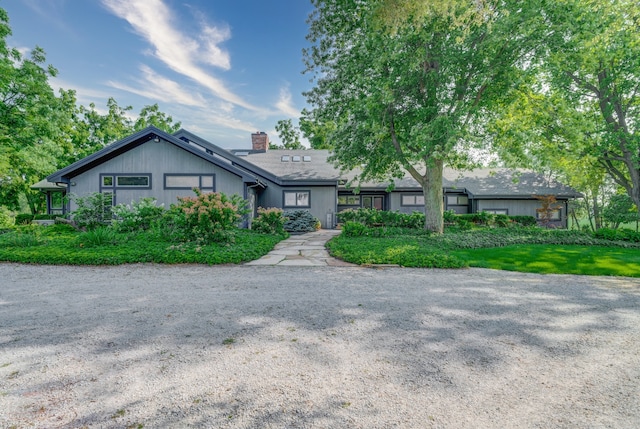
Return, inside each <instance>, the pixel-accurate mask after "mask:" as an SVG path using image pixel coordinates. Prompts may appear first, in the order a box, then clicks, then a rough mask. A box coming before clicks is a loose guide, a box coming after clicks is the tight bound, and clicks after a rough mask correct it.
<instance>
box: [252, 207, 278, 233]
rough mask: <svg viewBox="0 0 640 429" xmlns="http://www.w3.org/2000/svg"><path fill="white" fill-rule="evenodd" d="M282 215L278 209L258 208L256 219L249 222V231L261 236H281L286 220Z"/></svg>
mask: <svg viewBox="0 0 640 429" xmlns="http://www.w3.org/2000/svg"><path fill="white" fill-rule="evenodd" d="M282 213H283V211H282V209H279V208H275V207H271V208H266V209H265V208H262V207H258V217H257V218H255V219H254V220H253V222H251V229H253V230H254V231H258V232H261V233H263V234H282V233H283V232H284V223H285V221H286V220H287V218H286V217H284V216H283V214H282Z"/></svg>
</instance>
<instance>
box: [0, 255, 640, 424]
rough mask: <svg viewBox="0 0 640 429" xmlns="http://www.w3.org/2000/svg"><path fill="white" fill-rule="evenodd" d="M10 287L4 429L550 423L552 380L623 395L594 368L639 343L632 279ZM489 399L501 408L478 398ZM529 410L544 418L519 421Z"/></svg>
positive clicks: (163, 273)
mask: <svg viewBox="0 0 640 429" xmlns="http://www.w3.org/2000/svg"><path fill="white" fill-rule="evenodd" d="M0 275H2V276H3V277H5V278H8V279H10V281H9V284H8V285H5V286H3V287H2V288H1V289H0V395H1V396H2V398H3V402H5V403H6V404H8V406H5V407H4V408H5V411H4V414H2V413H0V426H3V427H10V426H11V425H15V426H16V427H23V426H36V427H49V426H56V427H69V428H71V427H83V426H86V427H176V426H178V427H222V428H224V427H243V428H258V427H367V424H361V423H362V422H378V423H379V424H378V425H373V426H372V425H369V427H374V426H375V427H388V426H394V425H396V426H406V427H414V426H413V425H414V424H417V423H418V422H422V424H424V425H426V426H430V425H433V426H438V425H439V424H440V425H441V424H444V423H451V421H450V419H451V418H450V417H449V420H447V421H445V420H444V419H445V418H446V417H445V415H446V414H447V412H448V411H447V410H449V411H450V409H451V407H462V408H461V409H466V408H464V407H468V409H469V410H470V411H469V412H470V413H480V411H479V410H482V409H486V410H488V411H486V413H487V415H488V416H489V417H487V416H484V417H482V416H480V417H477V419H476V420H474V421H473V422H472V423H473V424H480V423H483V420H482V419H483V418H489V420H487V421H484V423H485V424H486V423H487V422H489V423H490V422H491V421H494V420H491V419H495V418H497V417H496V416H499V415H500V413H502V412H504V413H507V412H511V413H514V412H515V413H518V412H520V413H524V414H523V416H524V415H526V417H527V418H534V419H539V421H540V422H544V421H545V419H546V417H548V416H547V414H546V413H549V412H552V411H553V410H552V411H549V404H548V403H545V400H544V397H545V392H546V389H547V387H543V386H541V384H540V383H542V384H544V383H543V382H544V380H546V378H544V377H542V376H540V374H541V373H542V374H543V375H545V377H547V376H549V377H552V379H553V380H555V381H554V383H555V385H556V386H558V387H561V386H562V384H563V383H564V384H566V385H567V386H568V388H573V387H572V386H571V383H579V386H578V385H576V388H577V387H581V388H582V387H584V386H586V384H587V382H588V380H589V379H593V377H597V376H601V377H605V378H604V379H603V381H604V382H609V381H611V380H610V378H606V377H608V375H607V373H606V371H604V372H602V373H601V374H600V375H597V374H598V373H599V371H603V370H602V369H601V368H600V369H598V368H584V367H583V368H580V365H581V364H582V363H583V362H585V361H587V360H588V359H590V358H591V357H592V356H593V355H594V354H598V353H605V354H606V353H610V349H609V348H607V347H606V346H607V344H606V343H607V341H608V340H607V339H608V338H621V337H624V336H625V335H627V334H628V335H629V336H630V337H634V336H635V338H637V336H638V329H637V326H638V325H639V323H638V322H640V315H639V310H638V309H639V308H640V305H639V304H640V295H639V288H638V284H637V283H633V281H632V280H629V279H603V278H598V279H593V278H585V277H569V276H537V275H523V274H516V273H505V272H497V271H496V272H494V271H488V270H465V271H439V270H435V271H433V270H410V269H385V270H371V269H361V268H340V269H337V268H328V269H327V268H323V269H310V268H299V267H295V268H292V269H283V267H266V268H248V267H233V266H226V267H201V266H192V267H184V266H181V267H161V266H144V265H143V266H129V267H119V268H113V267H93V268H76V267H24V266H19V265H12V264H7V265H0ZM611 341H613V340H611ZM616 341H619V340H616ZM636 347H637V346H636ZM621 353H622V354H624V353H623V352H621ZM628 353H633V350H629V351H628ZM604 358H607V356H604ZM566 362H573V363H572V364H570V365H568V366H567V364H566ZM572 365H574V366H576V368H575V370H572V369H571V366H572ZM612 365H617V366H616V368H619V367H620V366H624V365H625V362H622V363H620V364H619V365H618V364H616V363H615V362H614V363H613V364H612ZM563 371H564V372H563ZM561 373H562V374H564V375H561V376H560V377H565V376H566V380H564V379H558V377H559V374H561ZM602 374H604V375H602ZM614 375H615V374H612V375H611V377H613V376H614ZM527 382H529V383H531V384H533V386H532V385H527V384H526V383H527ZM510 383H511V386H510V387H508V388H505V387H504V386H505V385H509V384H510ZM480 385H482V386H484V388H487V389H490V392H492V395H493V398H489V399H487V398H484V397H482V398H480V397H476V396H474V395H475V393H474V389H475V390H477V389H479V388H480V387H479V386H480ZM501 386H502V387H501ZM633 388H635V389H636V390H637V386H635V387H633ZM596 390H597V389H596ZM518 395H529V398H528V399H531V397H533V398H537V400H538V401H539V403H538V404H534V405H529V408H527V409H524V408H519V407H521V405H518V404H520V402H522V398H521V399H518V398H517V396H518ZM582 395H583V396H580V395H578V399H576V401H577V400H585V399H584V395H588V394H587V393H583V394H582ZM511 396H513V397H511ZM492 401H493V402H492ZM620 401H622V402H623V403H620ZM616 402H617V403H618V405H617V406H618V407H624V405H625V404H624V397H620V396H615V395H614V396H613V397H611V398H610V399H609V400H608V402H607V401H606V402H605V403H603V404H601V406H602V407H608V406H612V405H611V404H613V403H616ZM494 403H495V404H501V405H502V406H503V408H504V411H498V410H496V409H494V408H492V407H493V406H494V405H495V404H494ZM509 404H511V405H509ZM552 405H553V406H552V407H551V408H553V407H556V408H555V410H556V411H557V410H558V408H557V407H560V408H562V407H565V406H566V407H569V404H568V403H567V404H563V403H560V404H558V403H553V404H552ZM474 407H478V408H474ZM492 410H493V411H492ZM508 410H510V411H508ZM636 410H637V407H636ZM491 413H493V414H491ZM609 413H610V411H609ZM572 418H573V419H574V423H576V424H578V425H579V423H580V422H581V421H583V420H584V421H585V422H588V421H591V422H593V420H588V419H589V418H593V416H590V417H589V416H587V415H586V414H585V415H584V416H577V417H576V416H573V417H572ZM602 418H607V416H606V415H603V417H602ZM3 419H4V420H3ZM581 419H582V420H581ZM454 423H456V424H458V426H459V427H464V426H465V420H460V421H457V422H454ZM467 423H469V422H467Z"/></svg>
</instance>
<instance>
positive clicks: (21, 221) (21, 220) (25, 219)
mask: <svg viewBox="0 0 640 429" xmlns="http://www.w3.org/2000/svg"><path fill="white" fill-rule="evenodd" d="M32 220H33V215H32V214H30V213H20V214H18V215H16V220H15V224H16V225H28V224H30V223H31V221H32Z"/></svg>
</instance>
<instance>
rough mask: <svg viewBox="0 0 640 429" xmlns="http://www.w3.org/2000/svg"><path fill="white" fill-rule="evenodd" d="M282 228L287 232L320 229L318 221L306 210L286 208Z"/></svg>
mask: <svg viewBox="0 0 640 429" xmlns="http://www.w3.org/2000/svg"><path fill="white" fill-rule="evenodd" d="M284 217H285V218H286V219H287V220H286V222H285V223H284V230H285V231H287V232H311V231H316V230H318V229H320V221H319V220H318V219H317V218H315V217H314V216H313V215H312V214H311V213H310V212H309V211H307V210H287V211H285V212H284Z"/></svg>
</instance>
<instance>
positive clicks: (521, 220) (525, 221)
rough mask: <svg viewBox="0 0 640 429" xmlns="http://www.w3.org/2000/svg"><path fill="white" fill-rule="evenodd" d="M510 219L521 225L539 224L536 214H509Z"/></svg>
mask: <svg viewBox="0 0 640 429" xmlns="http://www.w3.org/2000/svg"><path fill="white" fill-rule="evenodd" d="M509 219H511V220H512V221H513V222H514V223H517V224H518V225H521V226H536V225H537V224H538V221H537V220H536V218H535V216H509Z"/></svg>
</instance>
